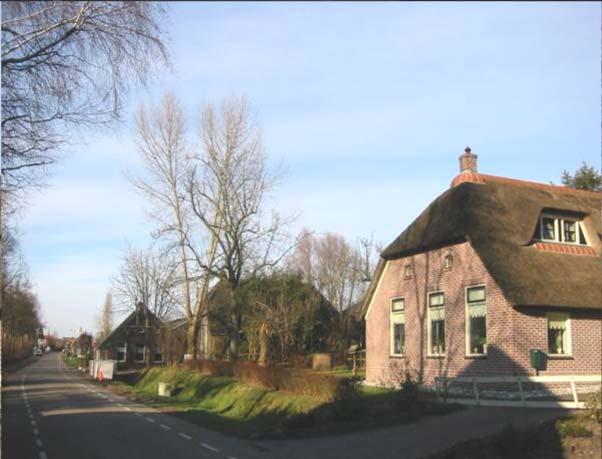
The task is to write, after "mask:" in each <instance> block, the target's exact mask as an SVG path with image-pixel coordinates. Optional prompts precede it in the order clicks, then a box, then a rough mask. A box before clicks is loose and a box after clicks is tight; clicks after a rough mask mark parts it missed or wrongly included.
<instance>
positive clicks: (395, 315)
mask: <svg viewBox="0 0 602 459" xmlns="http://www.w3.org/2000/svg"><path fill="white" fill-rule="evenodd" d="M391 347H392V349H391V354H392V355H403V354H405V301H404V299H403V298H395V299H393V300H391Z"/></svg>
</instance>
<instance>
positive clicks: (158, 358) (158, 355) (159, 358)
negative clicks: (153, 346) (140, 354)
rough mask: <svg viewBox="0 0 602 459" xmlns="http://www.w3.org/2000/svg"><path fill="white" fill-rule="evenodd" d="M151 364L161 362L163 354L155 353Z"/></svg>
mask: <svg viewBox="0 0 602 459" xmlns="http://www.w3.org/2000/svg"><path fill="white" fill-rule="evenodd" d="M153 362H163V354H162V353H161V352H155V353H154V354H153Z"/></svg>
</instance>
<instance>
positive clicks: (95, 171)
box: [19, 2, 601, 334]
mask: <svg viewBox="0 0 602 459" xmlns="http://www.w3.org/2000/svg"><path fill="white" fill-rule="evenodd" d="M168 11H169V14H170V18H169V25H168V27H169V33H170V48H171V51H172V56H173V68H172V69H170V70H165V71H163V72H161V73H160V74H159V75H157V78H156V79H155V80H154V81H153V83H152V84H151V85H149V87H147V88H138V89H136V90H133V91H132V93H131V94H130V97H129V99H128V102H129V105H128V108H127V110H126V112H125V117H124V119H125V120H124V123H123V124H122V125H121V126H119V127H118V128H116V129H111V130H109V131H103V132H94V133H85V135H84V136H82V138H83V141H82V142H83V143H82V144H78V145H75V146H73V147H72V148H70V150H69V151H68V152H66V153H65V158H64V160H63V161H62V162H61V163H60V165H59V166H57V167H56V168H55V169H54V170H53V174H52V177H51V179H50V187H49V188H48V189H46V190H44V191H43V192H42V193H38V194H35V195H32V196H31V198H30V200H29V205H28V207H27V209H25V210H24V211H23V215H22V218H21V221H20V223H19V227H20V229H21V232H22V234H23V247H24V249H25V257H26V259H27V262H28V263H29V267H30V272H31V276H32V280H33V282H34V285H35V288H36V290H37V292H38V294H39V297H40V300H41V304H42V311H43V316H44V319H45V321H46V322H47V324H48V327H49V328H50V329H54V328H56V329H58V330H59V332H60V333H61V334H74V333H75V332H76V331H77V329H78V328H79V327H80V326H81V327H83V328H84V329H88V330H94V329H95V323H94V317H95V315H96V314H97V313H98V311H99V310H100V307H101V305H102V302H103V298H104V294H105V292H106V290H107V289H108V288H109V287H110V276H111V275H113V274H115V273H116V272H117V270H118V267H119V252H120V249H122V248H123V247H124V246H125V245H126V243H127V242H128V241H130V242H132V243H134V244H143V243H144V242H145V241H146V240H148V233H149V231H150V230H151V229H152V226H151V225H152V223H151V222H150V221H149V220H148V218H147V216H146V214H145V211H144V201H143V199H142V198H140V197H139V196H138V195H136V193H135V192H134V191H133V190H132V188H131V186H130V185H129V183H128V181H127V179H126V171H136V170H138V169H139V168H140V164H139V162H138V157H137V152H136V148H135V144H134V142H133V128H132V117H133V113H134V111H135V109H136V108H137V107H138V106H139V104H141V103H148V102H154V101H157V100H158V99H159V98H160V96H161V94H162V93H163V92H164V91H165V90H173V91H174V92H175V93H176V94H177V95H178V96H180V97H181V98H182V100H183V101H184V105H185V108H186V111H187V113H188V115H189V120H190V123H191V129H192V128H193V127H194V120H195V117H196V115H197V114H198V111H199V107H200V105H201V104H202V103H203V102H208V101H219V100H220V99H222V98H223V97H225V96H229V95H233V94H234V95H237V94H246V95H247V97H248V98H249V100H250V101H251V103H252V104H253V107H254V109H255V110H256V112H257V115H258V117H259V120H260V121H261V123H262V125H263V129H264V138H265V144H266V147H267V151H268V154H269V158H270V162H271V163H273V164H276V163H278V162H279V161H282V162H283V163H284V165H285V167H286V171H287V173H286V175H285V177H284V178H283V180H282V182H281V184H280V186H279V187H278V188H277V189H276V190H275V191H274V193H273V195H272V197H271V201H270V203H269V204H270V205H271V206H273V207H275V208H277V209H278V210H279V211H281V212H283V213H286V214H289V215H291V214H298V215H299V218H298V220H297V222H296V223H295V225H294V227H293V228H292V230H293V231H296V230H297V229H299V228H301V227H302V226H307V227H309V228H311V229H314V230H316V231H320V232H325V231H335V232H339V233H342V234H343V235H345V236H346V237H347V238H348V239H349V240H352V241H354V240H355V239H356V238H358V237H361V236H366V235H370V234H374V237H375V239H376V240H379V241H382V242H385V243H387V242H390V240H392V239H393V238H394V237H395V236H396V235H397V234H398V233H399V232H401V231H402V230H403V229H404V228H405V226H407V225H408V224H409V223H410V222H411V220H412V219H413V218H414V217H415V216H416V215H417V214H418V213H419V212H420V211H421V210H422V209H423V208H424V207H425V206H426V205H427V204H428V203H429V202H430V201H431V200H432V199H434V198H435V197H436V196H437V195H438V194H439V193H441V192H442V191H443V190H445V189H446V188H447V187H448V186H449V183H450V181H451V179H452V178H453V176H454V175H455V174H456V173H457V172H458V160H457V157H458V155H459V154H460V153H461V152H462V150H463V149H464V147H465V146H467V145H470V146H471V147H472V149H473V151H474V152H475V153H477V154H478V155H479V169H480V170H481V171H482V172H485V173H490V174H497V175H503V176H511V177H517V178H523V179H529V180H535V181H542V182H549V181H556V182H558V181H559V177H560V173H561V171H562V170H563V169H569V170H574V169H576V168H577V167H578V166H579V165H580V164H581V162H582V161H587V162H588V163H590V164H593V165H596V166H598V167H599V166H600V160H601V157H600V140H601V132H600V125H601V119H600V101H601V93H600V86H601V75H600V43H601V37H600V17H601V14H600V4H599V3H556V2H550V3H532V4H529V3H483V4H479V3H464V4H463V3H432V4H430V3H380V4H374V3H370V4H368V3H347V4H345V3H326V4H320V3H307V4H303V3H294V4H292V3H291V4H286V3H263V4H242V3H233V4H228V3H214V4H198V3H175V4H170V5H169V6H168Z"/></svg>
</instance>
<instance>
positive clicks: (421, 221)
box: [364, 174, 602, 311]
mask: <svg viewBox="0 0 602 459" xmlns="http://www.w3.org/2000/svg"><path fill="white" fill-rule="evenodd" d="M478 175H479V181H478V182H476V181H469V182H462V181H461V180H455V181H454V183H458V184H457V185H455V186H452V188H450V189H448V190H447V191H445V192H444V193H443V194H441V195H440V196H439V197H438V198H437V199H435V201H433V202H432V203H431V204H430V205H429V206H428V207H427V208H426V209H425V210H424V211H423V212H422V214H420V216H418V218H416V220H414V222H412V224H411V225H410V226H409V227H408V228H407V229H406V230H405V231H404V232H403V233H401V235H399V237H397V238H396V239H395V240H394V241H393V242H392V243H391V244H390V245H389V246H388V247H387V248H386V249H385V250H384V251H383V252H382V254H381V257H382V258H383V259H384V260H392V259H396V258H401V257H405V256H408V255H411V254H415V253H420V252H426V251H429V250H432V249H435V248H438V247H443V246H446V245H450V244H454V243H458V242H463V241H469V242H470V243H471V244H472V246H473V247H474V249H475V250H476V252H477V254H478V255H479V257H480V258H481V260H482V261H483V263H484V265H485V267H486V268H487V270H488V271H489V273H490V274H491V275H492V277H493V278H494V280H495V281H496V282H497V284H498V285H499V286H500V288H501V289H502V292H503V293H504V295H505V297H506V299H507V300H508V301H509V302H510V303H511V304H513V305H514V306H552V307H573V308H587V309H602V257H601V254H602V242H601V241H602V215H601V208H602V193H598V192H588V191H581V190H573V189H569V188H566V187H559V186H552V185H545V184H539V183H533V182H525V181H521V180H514V179H507V178H503V177H495V176H490V175H484V174H478ZM475 182H476V183H475ZM543 210H546V211H561V212H565V213H571V214H574V215H578V216H580V217H583V225H584V227H585V231H586V234H587V235H588V237H589V239H588V241H589V243H590V245H592V246H593V251H592V254H591V255H574V254H567V253H557V252H549V251H544V250H540V249H538V248H536V247H534V246H533V234H534V232H535V228H536V225H537V222H538V219H539V216H540V214H541V212H542V211H543ZM590 250H591V249H590ZM383 265H384V263H381V264H380V266H379V269H378V270H377V271H378V272H377V273H375V276H374V281H373V285H371V288H370V289H369V290H368V294H367V295H366V298H365V300H364V311H365V310H366V308H367V306H368V304H369V302H370V299H371V297H372V294H373V293H374V290H375V286H376V283H377V282H378V277H380V274H381V273H382V269H383Z"/></svg>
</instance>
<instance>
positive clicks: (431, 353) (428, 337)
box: [426, 290, 447, 357]
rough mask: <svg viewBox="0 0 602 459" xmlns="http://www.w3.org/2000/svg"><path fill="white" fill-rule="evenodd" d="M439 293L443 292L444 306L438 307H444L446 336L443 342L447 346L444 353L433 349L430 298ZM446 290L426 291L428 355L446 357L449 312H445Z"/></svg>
mask: <svg viewBox="0 0 602 459" xmlns="http://www.w3.org/2000/svg"><path fill="white" fill-rule="evenodd" d="M437 293H441V294H442V295H443V305H442V306H438V307H437V309H439V308H441V309H443V314H444V317H443V327H444V336H443V344H444V346H445V352H443V353H438V354H435V353H433V352H432V351H431V338H432V336H431V332H432V331H431V307H430V298H431V295H435V294H437ZM445 312H446V311H445V292H444V291H443V290H433V291H431V292H427V293H426V325H427V337H426V339H427V343H426V355H427V357H445V355H446V352H447V343H446V341H447V330H446V329H447V327H446V319H447V314H445Z"/></svg>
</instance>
